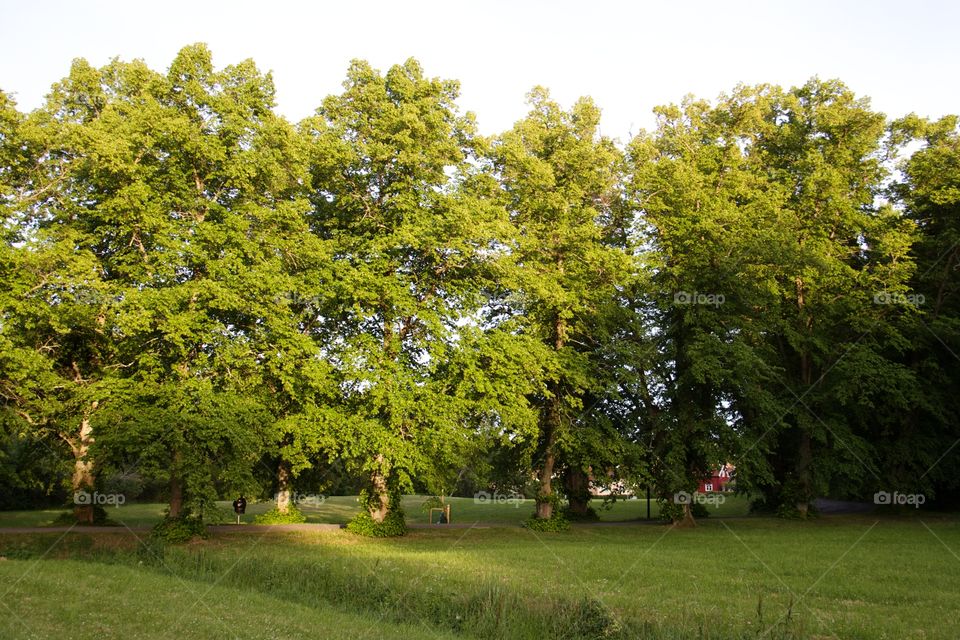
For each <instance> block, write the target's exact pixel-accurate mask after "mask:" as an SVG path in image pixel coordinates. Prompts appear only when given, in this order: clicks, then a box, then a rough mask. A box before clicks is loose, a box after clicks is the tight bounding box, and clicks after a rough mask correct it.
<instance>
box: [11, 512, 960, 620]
mask: <svg viewBox="0 0 960 640" xmlns="http://www.w3.org/2000/svg"><path fill="white" fill-rule="evenodd" d="M501 508H503V507H502V506H501ZM521 511H526V510H525V509H521ZM958 554H960V519H958V518H956V517H953V516H949V517H948V516H938V515H932V514H920V515H916V516H914V517H911V518H890V517H867V516H831V517H822V518H819V519H816V520H814V521H812V522H792V521H783V520H777V519H772V518H731V519H714V520H711V519H707V520H703V521H701V522H700V524H699V526H698V527H696V528H694V529H676V528H672V527H669V526H666V525H659V524H658V525H638V526H614V527H604V526H599V527H598V526H575V527H574V528H573V530H572V531H570V532H568V533H557V534H542V533H541V534H535V533H532V532H529V531H527V530H524V529H521V528H518V527H514V526H499V525H493V526H491V525H489V524H486V525H477V526H474V527H470V528H463V529H443V528H435V529H434V528H431V529H419V530H414V531H412V532H411V533H410V534H409V535H407V536H406V537H404V538H400V539H391V540H371V539H365V538H359V537H356V536H354V535H352V534H350V533H348V532H346V531H324V532H316V533H303V532H296V533H276V532H270V533H265V534H263V533H259V532H254V531H251V532H250V533H249V534H242V535H238V534H215V535H213V536H211V537H210V538H209V539H207V540H202V541H194V542H191V543H189V544H186V545H182V546H176V547H170V546H168V547H158V546H155V545H153V544H152V543H150V542H149V540H148V539H147V538H146V537H145V536H144V535H142V534H137V533H133V532H130V531H128V530H126V529H123V528H122V527H121V528H120V529H118V531H117V532H116V533H106V534H84V533H76V532H71V533H69V534H63V533H54V532H51V533H43V534H29V535H28V534H7V535H2V536H0V555H2V556H3V557H5V558H6V560H3V561H0V596H2V597H0V602H2V607H0V608H2V609H3V614H4V615H2V616H0V637H2V638H48V637H70V638H163V637H169V638H178V639H180V638H183V639H194V638H198V639H199V638H301V637H302V638H370V639H377V638H394V637H398V638H399V637H404V638H449V637H468V638H484V639H489V638H591V637H613V638H811V639H813V638H821V639H822V638H917V639H920V638H924V639H926V638H956V637H958V636H960V627H958V622H957V621H958V620H960V555H958Z"/></svg>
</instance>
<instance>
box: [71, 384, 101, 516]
mask: <svg viewBox="0 0 960 640" xmlns="http://www.w3.org/2000/svg"><path fill="white" fill-rule="evenodd" d="M97 404H98V403H97V402H96V401H94V402H93V403H91V405H90V411H89V412H88V413H86V414H85V415H84V416H83V420H81V421H80V436H79V438H77V440H76V442H75V443H74V444H72V449H73V457H74V461H73V477H72V479H71V485H72V486H73V496H74V497H73V505H74V506H73V516H74V518H75V519H76V521H77V524H93V503H92V500H93V485H94V481H95V477H94V469H93V460H91V459H90V458H89V457H88V456H89V454H90V445H92V444H93V427H91V426H90V414H91V413H92V412H93V411H94V410H96V408H97Z"/></svg>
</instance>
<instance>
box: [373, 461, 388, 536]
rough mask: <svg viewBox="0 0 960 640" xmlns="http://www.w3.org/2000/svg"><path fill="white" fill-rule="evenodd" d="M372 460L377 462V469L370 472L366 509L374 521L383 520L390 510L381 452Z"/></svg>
mask: <svg viewBox="0 0 960 640" xmlns="http://www.w3.org/2000/svg"><path fill="white" fill-rule="evenodd" d="M374 460H376V462H377V470H376V471H374V472H373V473H372V474H370V485H371V490H372V495H371V496H370V504H369V505H368V509H369V511H370V517H371V518H373V521H374V522H383V521H384V519H385V518H386V517H387V514H388V513H389V512H390V492H389V490H388V489H387V478H386V476H385V475H384V474H383V463H384V457H383V454H379V453H378V454H377V456H376V457H375V458H374Z"/></svg>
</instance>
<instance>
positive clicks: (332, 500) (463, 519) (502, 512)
mask: <svg viewBox="0 0 960 640" xmlns="http://www.w3.org/2000/svg"><path fill="white" fill-rule="evenodd" d="M424 500H426V496H404V497H403V506H404V509H405V510H406V514H407V521H408V522H411V523H425V522H427V521H428V513H427V512H426V511H423V510H422V509H421V508H420V505H421V504H422V503H423V501H424ZM446 500H447V502H449V503H450V505H451V520H452V521H453V522H455V523H466V524H474V523H485V524H515V525H519V524H520V522H522V521H523V520H525V519H527V518H529V517H530V514H531V513H532V512H533V510H534V504H533V500H522V501H510V502H506V501H501V502H496V501H493V500H487V501H483V500H474V499H473V498H446ZM593 504H594V508H595V509H596V510H597V513H598V514H599V515H600V519H601V521H605V522H618V521H631V520H642V519H645V518H646V515H647V501H646V500H645V499H639V500H623V501H618V502H616V503H615V504H613V505H612V506H611V507H610V508H609V509H605V508H602V504H603V503H602V502H601V501H595V502H594V503H593ZM217 506H218V507H219V509H220V511H221V513H220V519H221V521H223V522H236V520H235V517H234V516H233V507H232V506H231V503H230V501H223V502H219V503H218V504H217ZM748 506H749V502H748V500H747V499H746V498H745V497H743V496H726V497H725V502H724V504H722V505H720V506H719V507H717V508H713V507H711V508H710V513H711V514H712V515H716V516H742V515H746V513H747V509H748ZM273 507H274V503H273V502H253V501H250V502H249V503H248V504H247V512H246V514H244V516H243V517H242V518H241V521H242V522H246V523H252V522H253V519H254V517H256V516H257V515H259V514H261V513H265V512H267V511H269V510H270V509H272V508H273ZM165 508H166V505H163V504H150V503H145V504H139V503H128V504H125V505H123V506H120V507H113V506H111V507H106V512H107V516H108V517H109V518H110V520H111V521H113V522H115V523H117V524H125V525H127V526H129V527H136V526H147V525H153V524H155V523H156V522H158V521H159V520H160V519H161V518H162V517H163V511H164V509H165ZM300 510H301V511H303V513H304V515H306V516H307V522H317V523H331V524H346V523H347V522H349V521H350V519H351V518H352V517H353V516H354V515H356V513H357V511H358V510H359V505H358V504H357V498H356V496H330V497H328V498H326V499H325V500H324V501H323V503H322V504H319V505H315V504H312V503H301V504H300ZM650 512H651V517H652V518H654V519H656V518H657V517H658V515H659V510H658V508H657V504H656V502H655V501H651V505H650ZM63 513H66V510H65V509H44V510H35V511H0V527H43V526H49V525H51V524H54V521H55V520H56V519H57V517H58V516H60V515H61V514H63Z"/></svg>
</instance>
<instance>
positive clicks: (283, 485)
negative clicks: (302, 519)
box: [277, 460, 292, 513]
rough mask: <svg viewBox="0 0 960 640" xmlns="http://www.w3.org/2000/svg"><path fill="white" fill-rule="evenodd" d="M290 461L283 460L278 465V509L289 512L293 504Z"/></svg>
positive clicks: (281, 511)
mask: <svg viewBox="0 0 960 640" xmlns="http://www.w3.org/2000/svg"><path fill="white" fill-rule="evenodd" d="M291 493H292V490H291V486H290V463H289V462H287V461H286V460H281V461H280V465H279V466H278V467H277V511H279V512H280V513H289V512H290V504H291Z"/></svg>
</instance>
